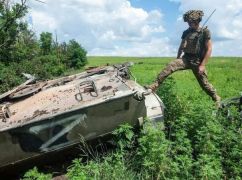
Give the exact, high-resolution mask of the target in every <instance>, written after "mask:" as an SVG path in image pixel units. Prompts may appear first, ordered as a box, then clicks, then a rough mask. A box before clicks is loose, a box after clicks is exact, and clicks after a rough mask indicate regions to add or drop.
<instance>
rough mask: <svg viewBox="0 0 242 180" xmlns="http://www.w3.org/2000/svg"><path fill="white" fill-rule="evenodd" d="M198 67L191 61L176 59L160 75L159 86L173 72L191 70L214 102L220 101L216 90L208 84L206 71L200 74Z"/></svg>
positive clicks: (158, 78)
mask: <svg viewBox="0 0 242 180" xmlns="http://www.w3.org/2000/svg"><path fill="white" fill-rule="evenodd" d="M198 67H199V66H198V65H194V64H192V63H190V61H189V60H187V59H185V58H184V57H183V59H176V60H174V61H172V62H170V63H169V64H168V65H167V66H166V67H165V69H163V70H162V71H161V72H160V74H159V75H158V77H157V82H158V84H161V83H162V82H163V81H164V80H165V79H166V78H167V77H168V76H169V75H171V74H172V73H173V72H176V71H180V70H186V69H191V70H192V72H193V74H194V76H195V77H196V79H197V81H198V83H199V85H200V86H201V88H202V89H203V90H204V91H205V92H206V93H207V94H208V95H209V96H210V97H212V99H213V100H214V101H218V98H220V97H219V96H218V95H217V94H216V90H215V89H214V87H213V86H212V85H211V84H210V83H209V82H208V78H207V73H206V71H205V72H204V73H202V74H200V73H199V70H198Z"/></svg>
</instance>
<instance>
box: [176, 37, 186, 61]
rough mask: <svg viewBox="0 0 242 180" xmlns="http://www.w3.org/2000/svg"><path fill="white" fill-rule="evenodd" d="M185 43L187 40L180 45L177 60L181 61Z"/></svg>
mask: <svg viewBox="0 0 242 180" xmlns="http://www.w3.org/2000/svg"><path fill="white" fill-rule="evenodd" d="M184 41H185V40H184V39H182V41H181V43H180V46H179V49H178V52H177V56H176V58H177V59H180V58H181V55H182V50H183V44H184Z"/></svg>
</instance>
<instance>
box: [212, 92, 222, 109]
mask: <svg viewBox="0 0 242 180" xmlns="http://www.w3.org/2000/svg"><path fill="white" fill-rule="evenodd" d="M213 100H214V102H215V106H216V108H217V109H219V108H221V97H220V96H218V95H217V94H216V95H215V96H214V98H213Z"/></svg>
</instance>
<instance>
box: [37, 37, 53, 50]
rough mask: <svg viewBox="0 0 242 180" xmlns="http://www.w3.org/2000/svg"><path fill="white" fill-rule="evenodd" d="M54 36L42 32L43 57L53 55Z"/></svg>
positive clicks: (41, 47) (41, 46)
mask: <svg viewBox="0 0 242 180" xmlns="http://www.w3.org/2000/svg"><path fill="white" fill-rule="evenodd" d="M52 42H53V40H52V34H51V33H49V32H42V33H41V34H40V49H41V52H42V54H43V55H48V54H50V53H51V49H52Z"/></svg>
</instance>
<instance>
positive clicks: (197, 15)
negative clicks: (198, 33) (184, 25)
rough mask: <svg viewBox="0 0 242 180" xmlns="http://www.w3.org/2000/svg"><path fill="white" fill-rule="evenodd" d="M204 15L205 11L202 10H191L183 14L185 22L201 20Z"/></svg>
mask: <svg viewBox="0 0 242 180" xmlns="http://www.w3.org/2000/svg"><path fill="white" fill-rule="evenodd" d="M203 15H204V13H203V11H201V10H190V11H187V12H186V13H185V14H184V15H183V20H184V22H200V21H202V16H203Z"/></svg>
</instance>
